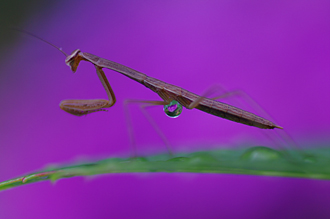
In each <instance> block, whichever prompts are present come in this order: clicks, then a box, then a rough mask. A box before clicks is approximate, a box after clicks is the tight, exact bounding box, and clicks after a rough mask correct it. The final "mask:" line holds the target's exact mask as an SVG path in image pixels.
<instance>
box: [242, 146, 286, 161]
mask: <svg viewBox="0 0 330 219" xmlns="http://www.w3.org/2000/svg"><path fill="white" fill-rule="evenodd" d="M280 158H282V154H281V153H280V152H279V151H276V150H274V149H271V148H267V147H263V146H258V147H253V148H250V149H248V150H247V151H246V152H245V153H244V154H243V155H242V156H241V159H242V160H249V161H272V160H278V159H280Z"/></svg>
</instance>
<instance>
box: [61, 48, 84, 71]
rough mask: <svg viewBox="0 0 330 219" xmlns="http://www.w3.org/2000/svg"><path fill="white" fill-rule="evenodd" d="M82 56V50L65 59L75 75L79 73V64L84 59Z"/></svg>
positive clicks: (77, 50)
mask: <svg viewBox="0 0 330 219" xmlns="http://www.w3.org/2000/svg"><path fill="white" fill-rule="evenodd" d="M81 54H82V52H81V51H80V49H76V50H75V51H73V52H72V53H71V55H68V56H67V57H66V59H65V64H67V65H68V66H69V67H70V69H71V71H73V72H74V73H75V72H76V71H77V67H78V65H79V62H80V61H81V60H83V59H84V58H83V57H82V55H81Z"/></svg>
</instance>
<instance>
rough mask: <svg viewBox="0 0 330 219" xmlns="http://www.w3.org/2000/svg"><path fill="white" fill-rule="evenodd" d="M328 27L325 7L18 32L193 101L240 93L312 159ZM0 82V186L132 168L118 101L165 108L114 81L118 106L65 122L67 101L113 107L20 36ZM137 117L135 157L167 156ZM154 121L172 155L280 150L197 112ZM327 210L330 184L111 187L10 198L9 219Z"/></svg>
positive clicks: (92, 76) (328, 91)
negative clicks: (51, 170)
mask: <svg viewBox="0 0 330 219" xmlns="http://www.w3.org/2000/svg"><path fill="white" fill-rule="evenodd" d="M329 15H330V2H329V1H328V0H316V1H307V0H306V1H283V0H281V1H271V2H269V1H257V0H256V1H154V0H146V1H139V2H138V1H105V0H104V1H98V2H96V1H94V2H84V1H70V2H67V1H63V2H59V3H58V4H57V7H54V8H53V10H52V11H49V10H48V11H46V12H41V13H38V14H35V15H34V16H33V18H31V20H28V21H26V25H25V26H24V27H23V28H24V29H26V30H29V31H31V32H33V33H35V34H37V35H39V36H41V37H43V38H45V39H46V40H49V41H50V42H52V43H54V44H56V45H59V46H61V47H62V48H63V50H64V51H66V52H71V51H73V50H75V49H77V48H79V49H81V50H82V51H83V52H89V53H92V54H96V55H98V56H100V57H103V58H107V59H109V60H112V61H115V62H118V63H121V64H124V65H127V66H128V67H131V68H133V69H136V70H138V71H141V72H143V73H146V74H147V75H149V76H151V77H155V78H158V79H160V80H163V81H165V82H168V83H171V84H175V85H179V86H182V87H183V88H185V89H187V90H190V91H192V92H195V93H198V94H202V93H203V91H205V90H206V89H207V88H209V87H210V86H212V85H215V84H221V85H223V86H225V87H226V88H227V89H229V90H234V89H241V90H244V91H246V92H247V93H248V94H249V95H250V96H252V97H253V98H254V99H255V100H256V101H257V102H258V103H259V104H260V105H261V106H262V107H263V108H264V109H265V110H266V111H267V112H268V113H269V114H271V115H272V116H273V117H274V119H275V120H276V122H277V123H278V125H280V126H282V127H284V128H285V130H286V131H287V132H288V133H289V134H290V135H291V136H292V137H293V138H294V140H295V141H296V142H298V144H300V145H303V146H315V145H319V144H321V143H327V142H329V141H330V137H329V131H330V125H329V122H330V116H329V110H330V103H329V95H330V88H329V87H330V86H329V82H330V61H329V60H330V40H329V39H330V16H329ZM0 70H1V74H2V75H1V82H0V83H1V86H0V89H1V93H0V98H1V114H0V121H1V125H0V133H1V134H0V136H1V137H0V145H1V153H0V158H1V159H0V165H1V167H2V168H1V174H0V181H3V180H7V179H10V178H13V177H17V176H19V175H22V174H25V173H29V172H31V171H34V170H38V169H40V168H41V167H44V166H45V165H47V164H51V163H64V162H69V161H75V160H79V159H83V158H86V157H87V158H94V159H97V158H104V157H107V156H127V155H128V154H129V138H128V134H127V128H126V122H125V114H124V110H123V100H125V99H142V100H160V98H159V97H158V96H157V95H156V94H154V93H152V92H151V91H150V90H148V89H146V88H145V87H143V86H141V85H139V84H137V83H136V82H134V81H132V80H130V79H128V78H126V77H124V76H122V75H120V74H118V73H116V72H112V71H110V70H105V72H106V75H107V77H108V79H109V81H110V84H111V85H112V88H113V89H114V92H115V94H116V97H117V99H118V102H117V104H116V105H115V106H114V107H112V108H111V109H109V111H108V112H100V113H95V114H91V115H88V116H84V117H75V116H73V115H70V114H67V113H65V112H64V111H61V110H60V108H59V107H58V104H59V103H60V101H61V100H63V99H75V98H76V99H88V98H90V99H93V98H106V94H105V91H104V89H103V88H102V86H101V83H100V82H99V80H98V78H97V76H96V73H95V69H94V67H93V66H92V65H91V64H90V63H86V62H82V63H81V64H80V66H79V67H78V71H77V73H75V74H72V72H71V71H70V70H69V68H68V67H67V66H66V65H65V64H64V56H63V55H62V54H61V53H60V52H58V51H56V50H55V49H54V48H52V47H50V46H48V45H46V44H45V43H43V42H41V41H38V40H36V39H34V38H32V37H29V36H25V35H23V34H22V35H21V40H20V41H19V43H18V44H17V46H16V47H15V48H14V49H13V51H12V52H11V54H9V55H8V57H7V58H6V59H5V60H2V63H1V66H0ZM229 103H233V104H234V103H235V102H229ZM239 106H241V105H239ZM242 108H246V109H247V110H249V111H252V112H253V110H251V109H250V108H248V107H245V106H242ZM131 109H132V117H133V123H134V129H135V135H136V136H137V138H136V141H137V144H138V148H139V153H140V154H145V153H146V151H154V152H156V151H158V152H160V151H165V146H164V145H163V143H162V142H161V140H160V138H159V137H158V136H157V135H156V132H155V131H154V130H153V129H152V127H151V125H150V124H149V123H148V122H147V120H146V119H145V118H144V117H143V114H142V113H141V112H140V111H139V110H138V107H137V106H132V107H131ZM149 112H150V114H151V115H152V116H153V118H155V121H156V122H157V124H158V125H159V126H160V127H161V129H162V130H163V131H164V133H165V135H166V136H167V137H168V139H169V141H170V142H171V143H172V144H173V147H174V150H176V151H179V150H188V149H190V150H197V149H201V148H202V147H201V146H205V148H206V149H208V148H211V147H214V145H221V146H223V147H230V146H240V145H242V144H243V145H266V146H267V145H272V143H271V142H269V141H268V140H267V139H265V138H264V137H263V135H262V134H261V133H260V132H259V130H257V129H256V128H253V127H249V126H244V125H241V124H236V123H233V122H231V121H226V120H223V119H220V118H217V117H214V116H212V115H208V114H205V113H203V112H200V111H198V110H192V111H189V110H185V109H184V110H183V112H182V114H181V116H180V117H179V118H177V119H170V118H168V117H167V116H166V115H165V114H164V112H163V109H162V107H154V108H152V109H150V110H149ZM269 132H272V131H271V130H269ZM329 201H330V183H329V182H328V181H316V180H303V179H286V178H273V177H256V176H243V175H242V176H237V175H213V174H165V173H164V174H161V173H159V174H115V175H106V176H102V177H96V178H93V179H92V180H86V179H83V178H79V177H78V178H71V179H66V180H60V181H59V182H57V183H56V184H55V185H52V184H51V183H50V182H42V183H37V184H31V185H27V186H23V187H19V188H15V189H12V190H9V191H5V192H2V193H1V194H0V218H23V217H24V218H25V219H27V218H285V217H286V218H294V217H297V218H298V217H299V218H327V217H329V215H330V209H329V207H328V206H329V205H328V203H329Z"/></svg>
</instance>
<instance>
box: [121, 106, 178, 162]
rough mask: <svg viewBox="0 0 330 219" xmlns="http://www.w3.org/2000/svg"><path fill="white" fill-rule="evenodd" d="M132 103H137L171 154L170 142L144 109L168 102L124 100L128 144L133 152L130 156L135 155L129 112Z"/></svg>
mask: <svg viewBox="0 0 330 219" xmlns="http://www.w3.org/2000/svg"><path fill="white" fill-rule="evenodd" d="M134 103H135V104H139V107H140V110H141V112H142V113H143V115H144V116H145V117H146V118H147V120H148V122H149V123H150V124H151V126H152V127H153V128H154V129H155V131H156V132H157V134H158V136H159V137H160V138H161V139H162V141H163V142H164V144H165V146H166V149H167V151H168V153H169V155H170V156H172V155H173V152H172V149H171V146H170V143H169V141H168V139H167V138H166V137H165V135H164V133H163V132H162V131H161V129H160V128H159V126H158V125H157V124H156V123H155V121H154V119H153V118H152V117H151V116H150V115H149V113H148V112H147V110H146V108H148V107H151V106H157V105H167V104H168V102H165V101H148V100H125V101H124V108H125V114H126V122H127V128H128V134H129V138H130V144H131V147H132V153H133V155H132V157H136V156H137V152H136V142H135V137H134V132H133V125H132V118H131V115H130V113H129V104H134Z"/></svg>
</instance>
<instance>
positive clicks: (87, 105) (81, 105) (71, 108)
mask: <svg viewBox="0 0 330 219" xmlns="http://www.w3.org/2000/svg"><path fill="white" fill-rule="evenodd" d="M77 65H78V64H77ZM94 66H95V69H96V73H97V76H98V77H99V79H100V81H101V83H102V85H103V87H104V89H105V91H106V92H107V95H108V98H109V100H104V99H93V100H63V101H62V102H61V103H60V108H61V109H62V110H64V111H66V112H68V113H71V114H73V115H75V116H82V115H87V114H89V113H93V112H97V111H106V109H105V108H109V107H111V106H113V105H114V104H115V103H116V97H115V94H114V92H113V90H112V88H111V86H110V84H109V82H108V79H107V78H106V76H105V74H104V72H103V70H102V68H100V67H99V66H97V65H94ZM76 68H77V66H75V69H76Z"/></svg>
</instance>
